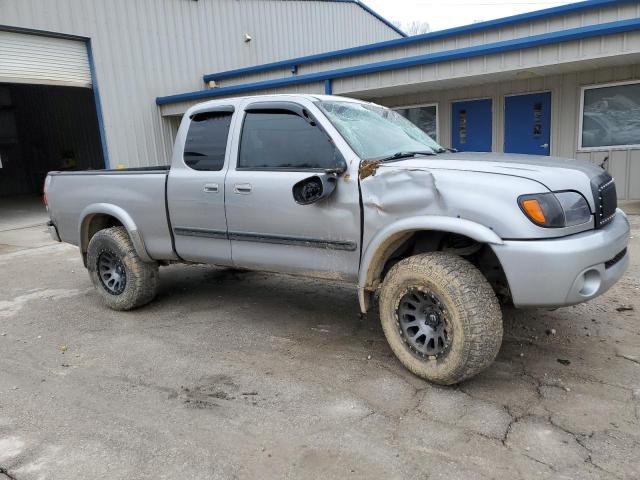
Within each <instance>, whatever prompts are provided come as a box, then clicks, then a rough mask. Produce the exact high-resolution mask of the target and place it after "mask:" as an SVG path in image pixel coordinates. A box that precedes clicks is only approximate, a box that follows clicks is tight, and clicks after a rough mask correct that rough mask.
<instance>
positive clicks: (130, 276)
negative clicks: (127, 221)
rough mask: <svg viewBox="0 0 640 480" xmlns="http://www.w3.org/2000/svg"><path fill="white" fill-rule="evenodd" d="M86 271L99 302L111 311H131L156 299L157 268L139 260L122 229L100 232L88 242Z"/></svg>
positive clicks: (108, 229)
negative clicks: (98, 295) (100, 298)
mask: <svg viewBox="0 0 640 480" xmlns="http://www.w3.org/2000/svg"><path fill="white" fill-rule="evenodd" d="M87 269H88V270H89V276H90V277H91V281H92V282H93V285H94V286H95V287H96V289H97V290H98V293H99V294H100V296H101V297H102V300H103V301H104V303H106V304H107V306H108V307H110V308H112V309H114V310H131V309H133V308H137V307H140V306H142V305H145V304H147V303H149V302H150V301H151V300H153V299H154V297H155V296H156V292H157V288H158V264H157V263H155V262H153V263H149V262H143V261H142V260H140V257H139V256H138V254H137V253H136V251H135V248H134V247H133V243H131V239H130V238H129V234H128V233H127V230H126V229H125V228H124V227H113V228H107V229H105V230H100V231H99V232H98V233H96V234H95V235H94V236H93V237H92V238H91V241H90V242H89V247H88V250H87Z"/></svg>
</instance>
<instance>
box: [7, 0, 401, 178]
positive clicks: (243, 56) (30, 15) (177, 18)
mask: <svg viewBox="0 0 640 480" xmlns="http://www.w3.org/2000/svg"><path fill="white" fill-rule="evenodd" d="M0 23H2V24H4V25H9V26H13V27H20V28H29V29H37V30H45V31H51V32H59V33H65V34H71V35H79V36H84V37H90V38H91V43H92V49H93V57H94V62H95V68H96V72H97V79H98V86H99V89H100V96H101V100H102V110H103V117H104V126H105V131H106V137H107V143H108V146H109V157H110V162H111V164H112V165H115V164H116V163H123V164H125V165H127V166H141V165H159V164H166V163H167V162H169V160H170V154H171V150H172V144H171V129H170V125H169V123H168V122H166V121H163V120H162V119H161V117H160V115H159V113H158V108H157V106H156V105H155V98H156V97H157V96H160V95H167V94H171V93H180V92H184V91H190V90H198V89H201V88H202V86H203V84H202V75H203V74H205V73H208V72H212V71H219V70H227V69H231V68H238V67H243V66H248V65H253V64H256V63H264V62H269V61H274V60H278V59H281V58H287V57H292V56H299V55H307V54H312V53H319V52H322V51H327V50H333V49H338V48H346V47H350V46H355V45H359V44H365V43H371V42H377V41H382V40H388V39H392V38H398V34H397V33H396V32H394V31H393V30H392V29H390V28H389V27H388V26H386V25H385V24H383V23H382V22H380V21H378V20H377V19H375V18H374V17H373V16H371V15H370V14H368V13H367V12H365V11H364V10H362V9H361V8H360V7H358V6H357V5H354V4H351V3H340V2H316V1H305V0H291V1H281V0H199V1H198V2H194V1H193V0H109V1H104V0H11V1H3V2H0ZM245 33H248V34H249V35H251V36H252V38H253V40H252V41H251V42H249V43H245V42H244V34H245Z"/></svg>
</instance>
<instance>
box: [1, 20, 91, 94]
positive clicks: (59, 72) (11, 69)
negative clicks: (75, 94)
mask: <svg viewBox="0 0 640 480" xmlns="http://www.w3.org/2000/svg"><path fill="white" fill-rule="evenodd" d="M0 18H1V17H0ZM0 82H8V83H39V84H47V85H68V86H77V87H89V86H91V72H90V70H89V62H88V58H87V48H86V46H85V44H84V42H81V41H75V40H67V39H62V38H45V37H40V36H36V35H27V34H22V33H15V32H1V31H0Z"/></svg>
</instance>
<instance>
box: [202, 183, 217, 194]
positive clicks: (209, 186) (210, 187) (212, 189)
mask: <svg viewBox="0 0 640 480" xmlns="http://www.w3.org/2000/svg"><path fill="white" fill-rule="evenodd" d="M203 190H204V191H205V192H206V193H218V184H217V183H205V184H204V188H203Z"/></svg>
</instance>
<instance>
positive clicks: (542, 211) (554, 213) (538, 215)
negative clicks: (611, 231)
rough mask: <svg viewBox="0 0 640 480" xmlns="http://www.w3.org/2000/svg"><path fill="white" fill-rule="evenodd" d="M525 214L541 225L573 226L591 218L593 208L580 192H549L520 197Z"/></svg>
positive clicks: (519, 200)
mask: <svg viewBox="0 0 640 480" xmlns="http://www.w3.org/2000/svg"><path fill="white" fill-rule="evenodd" d="M518 205H520V208H521V209H522V211H523V212H524V214H525V215H526V216H527V218H529V220H531V221H532V222H533V223H535V224H536V225H539V226H541V227H552V228H559V227H571V226H573V225H580V224H583V223H586V222H588V221H589V220H591V210H590V209H589V204H588V203H587V201H586V200H585V198H584V197H583V196H582V195H580V194H579V193H578V192H553V193H551V192H549V193H536V194H533V195H521V196H520V197H518Z"/></svg>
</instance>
